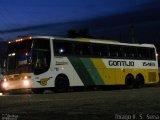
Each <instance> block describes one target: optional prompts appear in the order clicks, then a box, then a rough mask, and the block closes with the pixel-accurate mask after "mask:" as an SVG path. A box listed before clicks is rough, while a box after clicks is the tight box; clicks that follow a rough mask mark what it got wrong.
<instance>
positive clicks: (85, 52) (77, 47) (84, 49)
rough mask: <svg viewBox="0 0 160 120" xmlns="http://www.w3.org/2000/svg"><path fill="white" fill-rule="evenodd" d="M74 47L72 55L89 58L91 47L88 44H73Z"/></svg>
mask: <svg viewBox="0 0 160 120" xmlns="http://www.w3.org/2000/svg"><path fill="white" fill-rule="evenodd" d="M73 44H74V45H73V46H74V48H73V50H74V54H75V55H80V56H91V45H90V43H80V42H75V43H73Z"/></svg>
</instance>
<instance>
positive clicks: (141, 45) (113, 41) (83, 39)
mask: <svg viewBox="0 0 160 120" xmlns="http://www.w3.org/2000/svg"><path fill="white" fill-rule="evenodd" d="M32 38H48V39H57V40H66V41H79V42H91V43H101V44H115V45H125V46H139V47H154V48H155V46H154V45H153V44H146V43H145V44H138V43H122V42H119V41H116V40H106V39H93V38H64V37H57V36H30V37H24V38H20V39H16V40H12V41H9V42H8V43H13V42H20V41H23V40H27V39H32Z"/></svg>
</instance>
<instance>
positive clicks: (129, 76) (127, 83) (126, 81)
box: [125, 75, 134, 89]
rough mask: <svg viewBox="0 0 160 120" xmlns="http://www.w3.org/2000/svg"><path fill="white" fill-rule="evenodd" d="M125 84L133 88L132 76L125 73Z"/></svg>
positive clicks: (128, 87)
mask: <svg viewBox="0 0 160 120" xmlns="http://www.w3.org/2000/svg"><path fill="white" fill-rule="evenodd" d="M125 85H126V88H127V89H132V88H134V77H133V76H132V75H127V77H126V79H125Z"/></svg>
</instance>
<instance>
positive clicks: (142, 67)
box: [3, 36, 159, 93]
mask: <svg viewBox="0 0 160 120" xmlns="http://www.w3.org/2000/svg"><path fill="white" fill-rule="evenodd" d="M156 55H157V52H156V49H155V46H154V45H152V44H128V43H120V42H116V41H111V40H108V41H107V40H98V39H85V38H75V39H72V38H60V37H50V36H39V37H28V38H22V39H18V40H14V41H9V43H8V52H7V59H6V73H5V79H4V82H3V88H4V89H5V90H14V89H28V88H29V89H32V90H33V92H34V93H42V92H43V91H44V90H45V89H50V88H53V89H54V90H56V91H57V92H64V91H67V90H68V88H70V87H78V86H105V85H126V86H127V87H129V88H132V87H141V86H143V85H144V84H152V83H157V82H158V81H159V77H158V60H157V56H156Z"/></svg>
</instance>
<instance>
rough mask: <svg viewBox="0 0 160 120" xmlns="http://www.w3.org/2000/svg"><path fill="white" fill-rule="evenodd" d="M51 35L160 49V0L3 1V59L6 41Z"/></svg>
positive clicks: (0, 52) (0, 18)
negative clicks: (140, 44)
mask: <svg viewBox="0 0 160 120" xmlns="http://www.w3.org/2000/svg"><path fill="white" fill-rule="evenodd" d="M35 35H40V36H42V35H47V36H48V35H50V36H62V37H89V38H96V39H110V40H118V41H120V42H127V43H151V44H155V45H156V47H157V51H158V52H159V51H160V48H159V45H160V1H159V0H100V1H98V0H76V1H75V0H61V1H59V0H45V1H44V0H39V1H38V2H37V0H27V1H26V0H24V1H21V0H14V1H11V0H1V1H0V44H1V45H0V55H1V57H0V62H1V63H2V62H3V58H4V56H5V50H6V42H7V41H8V40H13V39H16V38H19V37H24V36H35Z"/></svg>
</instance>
